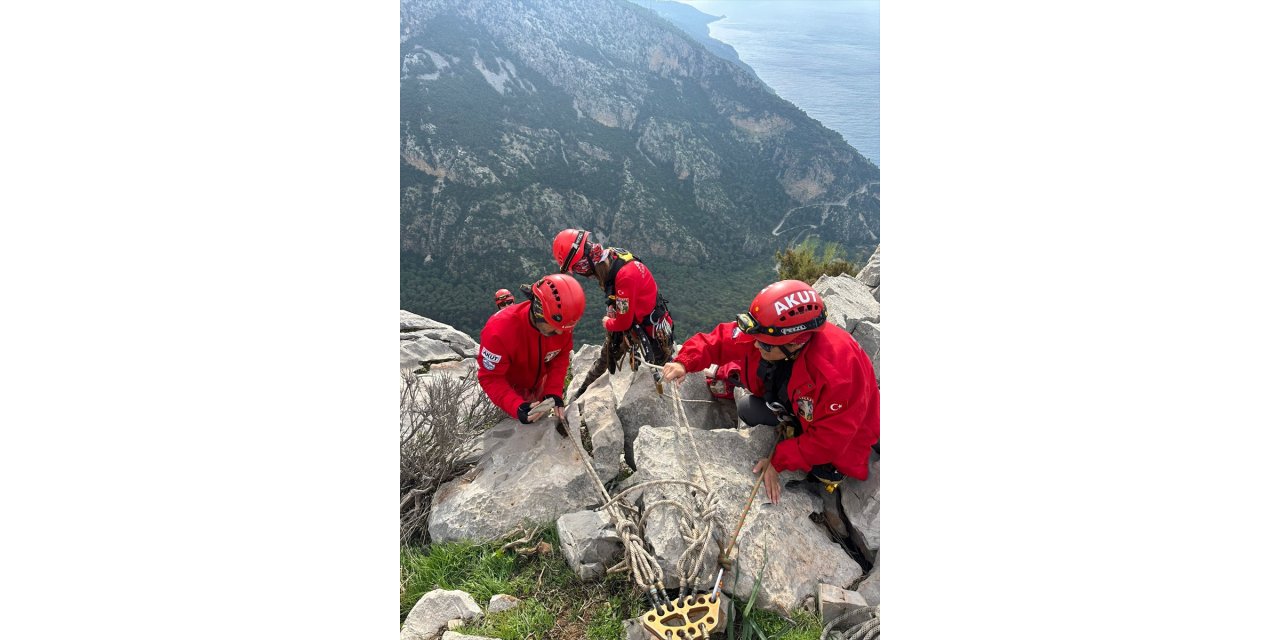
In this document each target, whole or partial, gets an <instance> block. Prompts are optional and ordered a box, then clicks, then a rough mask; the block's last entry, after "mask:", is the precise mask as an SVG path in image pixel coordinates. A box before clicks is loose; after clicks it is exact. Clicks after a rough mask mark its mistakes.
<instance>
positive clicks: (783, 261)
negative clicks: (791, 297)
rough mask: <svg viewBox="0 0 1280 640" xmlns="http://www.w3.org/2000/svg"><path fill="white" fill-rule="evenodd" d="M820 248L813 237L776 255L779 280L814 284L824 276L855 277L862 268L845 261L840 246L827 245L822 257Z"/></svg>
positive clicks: (822, 248)
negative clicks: (819, 253) (845, 275)
mask: <svg viewBox="0 0 1280 640" xmlns="http://www.w3.org/2000/svg"><path fill="white" fill-rule="evenodd" d="M819 248H820V247H819V241H818V239H817V238H814V237H812V236H811V237H809V238H808V239H806V240H805V241H804V242H802V243H800V244H799V245H798V246H794V247H787V248H786V250H784V251H779V252H777V253H775V254H774V259H775V260H777V261H778V279H779V280H803V281H805V282H808V283H809V284H813V283H814V282H817V280H818V278H820V277H822V276H824V275H828V276H838V275H840V274H842V273H847V274H849V275H855V274H857V273H858V271H859V269H860V268H861V267H858V266H857V265H855V264H853V263H851V262H849V261H848V260H846V259H845V257H844V249H842V248H840V245H838V244H835V243H827V244H826V245H825V247H821V252H822V255H821V257H819V256H818V252H819Z"/></svg>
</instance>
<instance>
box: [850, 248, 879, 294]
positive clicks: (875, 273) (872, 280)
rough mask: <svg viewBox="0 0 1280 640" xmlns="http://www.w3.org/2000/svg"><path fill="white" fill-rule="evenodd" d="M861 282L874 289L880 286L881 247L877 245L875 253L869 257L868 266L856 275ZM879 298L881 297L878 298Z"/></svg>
mask: <svg viewBox="0 0 1280 640" xmlns="http://www.w3.org/2000/svg"><path fill="white" fill-rule="evenodd" d="M854 277H855V278H857V279H858V281H859V282H862V283H863V284H865V285H867V286H868V287H871V288H872V289H878V288H880V247H879V246H877V247H876V250H875V253H872V254H871V257H870V258H868V259H867V264H866V266H864V267H862V270H861V271H859V272H858V275H856V276H854ZM876 299H877V300H879V298H876Z"/></svg>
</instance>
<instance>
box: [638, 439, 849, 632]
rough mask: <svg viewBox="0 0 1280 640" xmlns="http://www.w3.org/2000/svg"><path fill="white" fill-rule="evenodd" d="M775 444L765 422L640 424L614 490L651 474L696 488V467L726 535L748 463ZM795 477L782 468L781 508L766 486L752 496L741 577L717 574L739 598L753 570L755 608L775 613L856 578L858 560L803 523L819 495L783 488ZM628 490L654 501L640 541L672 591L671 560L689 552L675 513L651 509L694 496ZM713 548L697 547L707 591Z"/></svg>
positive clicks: (815, 509)
mask: <svg viewBox="0 0 1280 640" xmlns="http://www.w3.org/2000/svg"><path fill="white" fill-rule="evenodd" d="M773 444H774V433H773V430H771V429H767V428H766V429H743V430H738V429H717V430H711V431H704V430H696V429H695V430H691V431H690V432H688V433H687V434H685V433H683V432H682V433H679V434H678V433H677V431H676V429H674V428H670V427H649V426H644V427H642V428H641V429H640V433H639V435H638V437H637V438H636V441H635V456H636V464H637V470H636V473H635V474H634V475H632V476H631V477H629V478H627V480H626V481H624V482H623V483H622V486H620V487H619V489H620V490H621V489H624V488H626V487H633V486H640V485H641V484H642V483H644V482H647V481H651V480H658V479H668V480H671V479H678V480H689V481H692V482H694V483H695V484H699V485H702V484H704V482H703V481H702V480H701V479H700V478H701V477H702V475H701V474H702V472H700V471H699V469H700V468H701V469H702V470H703V472H705V474H706V480H705V486H707V487H708V488H709V489H710V490H711V491H712V492H713V495H714V496H715V500H716V503H717V505H718V506H717V508H716V513H717V517H716V526H717V527H718V528H719V531H720V533H718V534H717V535H719V536H721V539H724V540H728V539H729V536H731V535H732V534H733V530H734V528H735V527H736V525H737V521H738V518H739V516H740V514H741V513H742V511H743V507H744V506H745V505H746V499H747V496H748V495H750V493H751V488H752V486H753V484H754V482H755V476H754V475H752V473H751V469H752V467H753V466H754V465H755V463H756V461H757V460H759V459H760V458H765V457H768V456H769V454H770V453H771V452H772V449H773ZM695 449H696V451H697V453H696V455H695V453H694V450H695ZM699 459H700V460H701V464H699V463H698V460H699ZM802 479H803V474H801V473H796V472H785V473H783V474H781V480H782V483H783V491H782V496H781V498H780V500H779V504H776V505H774V504H768V501H767V498H765V497H764V493H763V490H761V492H760V493H758V494H757V495H756V498H755V501H754V502H753V504H752V505H751V508H750V510H749V511H748V512H747V516H746V519H745V521H744V523H743V526H742V530H741V533H739V535H738V540H737V545H736V547H735V550H734V551H733V556H732V558H731V559H733V560H736V564H737V573H738V575H737V577H736V578H735V576H734V575H731V573H732V572H726V574H725V577H724V583H725V590H726V591H728V592H729V593H732V594H734V595H737V596H739V597H741V598H744V599H745V598H747V597H749V596H750V594H751V590H752V588H753V586H754V581H755V577H756V576H757V575H760V580H761V585H760V592H759V594H758V595H757V599H756V605H757V606H758V607H763V608H766V609H770V610H773V611H777V612H780V613H784V612H787V611H790V610H792V609H795V608H796V607H799V606H800V605H801V604H802V603H803V602H804V601H805V598H806V597H810V596H812V595H813V594H814V593H815V592H816V590H817V585H818V583H826V584H831V585H835V586H838V587H840V588H842V589H844V588H848V587H850V586H852V585H853V584H854V582H855V581H856V580H857V579H858V578H860V577H862V570H861V568H860V567H859V566H858V564H857V562H855V561H854V560H853V558H851V557H849V555H848V554H847V553H846V552H845V551H844V549H843V548H842V547H841V546H840V545H838V544H837V543H835V542H834V541H832V540H831V538H830V536H829V534H828V533H827V531H826V529H825V528H824V527H822V526H821V525H818V524H816V523H815V522H814V521H813V520H811V519H810V516H811V515H812V514H815V513H820V512H821V509H822V505H821V501H820V500H819V499H818V498H817V497H816V496H814V495H813V494H812V493H809V492H808V491H806V490H804V489H803V488H801V487H799V486H787V483H788V482H797V481H800V480H802ZM633 493H634V494H639V495H638V496H636V500H637V502H638V503H639V504H640V506H641V507H642V508H643V507H644V506H645V505H655V509H654V511H653V512H652V513H649V514H648V516H647V518H648V520H646V524H645V538H646V540H648V541H649V543H650V544H651V545H652V546H653V549H654V552H655V557H657V558H658V560H659V564H661V565H662V567H663V572H664V574H665V576H664V577H665V579H666V580H667V585H666V586H667V587H669V588H674V587H677V586H678V584H679V582H678V580H679V574H678V572H677V569H676V562H677V561H678V559H679V558H680V556H681V554H682V553H683V552H684V551H685V550H686V549H687V544H686V542H685V539H684V537H683V536H682V534H681V530H680V528H681V527H680V512H679V510H678V509H677V508H674V507H666V506H656V505H657V504H658V503H659V502H662V501H677V502H681V503H683V504H687V505H691V506H692V505H694V504H696V501H697V499H698V495H697V492H696V491H695V490H693V489H692V488H690V487H688V486H685V485H678V484H662V485H653V486H649V487H646V488H644V489H637V490H636V491H635V492H633ZM628 497H631V496H630V495H629V496H628ZM717 553H718V548H717V546H716V545H715V544H714V543H712V544H709V545H707V548H706V549H705V550H704V554H703V557H702V568H701V569H702V570H701V571H700V572H699V573H698V575H697V576H696V579H697V583H696V584H695V588H697V589H698V590H702V591H706V590H709V589H710V588H711V586H712V584H711V583H712V581H713V580H714V578H715V572H716V571H715V570H716V568H717V565H716V554H717Z"/></svg>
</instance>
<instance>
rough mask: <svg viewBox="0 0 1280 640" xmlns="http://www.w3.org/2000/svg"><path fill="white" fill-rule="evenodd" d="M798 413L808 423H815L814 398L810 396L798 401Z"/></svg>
mask: <svg viewBox="0 0 1280 640" xmlns="http://www.w3.org/2000/svg"><path fill="white" fill-rule="evenodd" d="M796 412H797V413H799V414H800V417H801V418H804V419H805V421H806V422H812V421H813V398H810V397H808V396H806V397H803V398H800V399H799V400H796Z"/></svg>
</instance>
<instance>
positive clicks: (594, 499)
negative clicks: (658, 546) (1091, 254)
mask: <svg viewBox="0 0 1280 640" xmlns="http://www.w3.org/2000/svg"><path fill="white" fill-rule="evenodd" d="M478 449H479V451H481V453H480V455H479V457H478V459H477V462H476V466H475V467H474V468H472V469H471V470H470V471H468V472H467V473H466V474H464V475H462V476H461V477H459V478H455V479H453V480H451V481H449V482H447V483H445V484H444V485H442V486H441V487H440V489H439V490H438V491H436V494H435V496H434V497H433V498H432V501H431V517H430V520H429V521H428V525H427V530H428V532H429V533H430V535H431V539H432V541H433V542H447V541H451V540H463V539H466V540H473V541H489V540H496V539H497V538H499V537H501V536H502V535H503V534H505V533H506V532H508V531H510V530H511V529H513V528H515V527H517V526H521V525H526V524H535V525H543V524H549V523H552V522H555V520H556V518H559V517H560V516H561V515H563V514H566V513H570V512H573V511H582V510H585V509H590V508H594V507H597V506H599V505H601V504H602V503H603V500H602V499H601V497H600V494H599V493H598V492H597V489H596V487H595V484H594V483H593V482H592V481H591V479H590V476H589V474H588V473H587V471H586V466H585V463H584V462H583V460H582V457H581V456H580V455H579V454H578V449H577V448H576V447H574V446H573V443H572V442H570V441H569V439H568V438H567V437H562V436H561V435H560V434H559V433H557V432H556V429H555V420H554V418H550V417H548V418H543V419H542V420H540V421H538V422H536V423H534V424H531V425H526V424H520V422H518V421H516V420H512V419H507V420H504V421H502V422H500V423H498V424H497V425H496V426H494V427H493V428H492V429H490V430H489V431H487V432H485V434H484V436H482V437H481V439H480V443H479V445H478Z"/></svg>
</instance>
